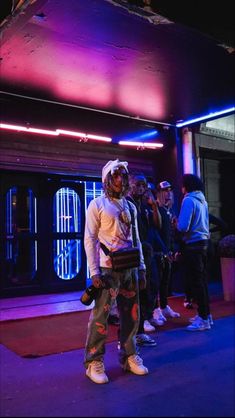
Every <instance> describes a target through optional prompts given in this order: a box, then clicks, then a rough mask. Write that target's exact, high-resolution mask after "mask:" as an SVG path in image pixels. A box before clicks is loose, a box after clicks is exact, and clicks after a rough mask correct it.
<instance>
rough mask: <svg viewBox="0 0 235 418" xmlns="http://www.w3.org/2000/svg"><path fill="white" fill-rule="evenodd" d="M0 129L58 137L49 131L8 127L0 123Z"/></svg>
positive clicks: (24, 127)
mask: <svg viewBox="0 0 235 418" xmlns="http://www.w3.org/2000/svg"><path fill="white" fill-rule="evenodd" d="M0 128H1V129H9V130H12V131H18V132H30V133H35V134H41V135H52V136H58V135H59V134H58V133H57V132H56V131H51V130H49V129H39V128H27V127H26V126H18V125H9V124H7V123H0Z"/></svg>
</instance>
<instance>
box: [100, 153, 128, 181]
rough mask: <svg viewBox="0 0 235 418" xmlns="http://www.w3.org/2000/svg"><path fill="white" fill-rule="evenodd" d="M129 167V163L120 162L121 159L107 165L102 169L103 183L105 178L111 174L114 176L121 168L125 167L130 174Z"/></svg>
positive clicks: (111, 161)
mask: <svg viewBox="0 0 235 418" xmlns="http://www.w3.org/2000/svg"><path fill="white" fill-rule="evenodd" d="M127 166H128V162H126V161H119V159H117V160H110V161H109V162H108V163H107V164H105V166H104V167H103V169H102V183H104V181H105V178H106V177H107V175H108V174H109V173H111V174H113V173H114V171H115V170H117V169H118V168H120V167H123V168H124V169H125V170H126V172H127V173H128V169H127Z"/></svg>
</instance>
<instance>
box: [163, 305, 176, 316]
mask: <svg viewBox="0 0 235 418" xmlns="http://www.w3.org/2000/svg"><path fill="white" fill-rule="evenodd" d="M162 313H163V315H164V316H165V317H166V318H167V317H168V318H179V317H180V314H179V313H178V312H175V311H173V309H171V308H170V306H169V305H166V307H165V308H164V309H162Z"/></svg>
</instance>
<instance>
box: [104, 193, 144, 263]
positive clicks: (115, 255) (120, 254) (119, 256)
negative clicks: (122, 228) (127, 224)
mask: <svg viewBox="0 0 235 418" xmlns="http://www.w3.org/2000/svg"><path fill="white" fill-rule="evenodd" d="M127 203H128V206H129V210H130V213H131V225H132V238H133V244H134V246H133V247H128V248H123V249H121V250H118V251H109V250H108V248H107V247H106V246H105V245H104V244H103V243H102V242H101V243H100V247H101V248H102V250H103V251H104V253H105V255H108V256H109V257H110V258H111V262H112V269H113V271H122V270H126V269H131V268H135V267H139V265H140V250H139V248H138V247H137V240H136V230H135V220H134V213H133V211H132V208H131V206H130V204H129V202H128V201H127Z"/></svg>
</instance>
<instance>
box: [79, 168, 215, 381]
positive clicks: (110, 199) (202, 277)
mask: <svg viewBox="0 0 235 418" xmlns="http://www.w3.org/2000/svg"><path fill="white" fill-rule="evenodd" d="M102 183H103V192H104V193H103V194H102V195H101V196H99V197H97V198H95V199H93V200H92V201H91V202H90V204H89V207H88V210H87V216H86V225H85V236H84V245H85V251H86V255H87V260H88V265H89V269H90V276H91V279H92V283H93V285H94V286H95V287H96V288H100V289H102V291H100V292H99V293H98V296H97V298H96V300H95V305H94V308H93V309H92V311H91V314H90V318H89V323H88V331H87V339H86V345H85V355H84V365H85V368H86V375H87V376H88V377H89V378H90V379H91V380H92V381H93V382H95V383H106V382H108V376H107V375H106V372H105V366H104V354H105V342H106V337H107V332H108V318H109V315H110V311H111V309H112V306H113V305H114V304H116V305H117V310H118V314H119V327H118V335H119V344H118V346H119V349H118V356H119V362H120V364H121V367H122V368H123V369H124V370H126V371H130V372H132V373H134V374H136V375H146V374H148V369H147V367H146V366H145V365H144V364H143V360H142V358H141V357H140V355H139V351H138V345H139V346H141V345H145V346H148V345H149V346H154V345H156V341H155V340H154V339H152V338H150V337H149V335H148V334H147V331H149V330H150V329H151V327H152V328H153V329H155V328H156V327H157V326H159V325H163V324H164V323H165V321H166V320H167V318H169V317H170V318H177V317H179V316H180V314H179V313H177V312H174V310H173V309H172V308H171V307H170V306H169V304H168V292H169V282H170V277H171V264H172V261H173V260H174V250H175V249H174V239H173V235H174V231H175V230H177V231H179V232H180V235H181V237H182V242H183V246H182V247H183V249H182V251H183V254H184V259H185V260H186V261H185V270H186V272H187V277H188V280H190V289H192V291H193V295H194V298H195V300H196V301H197V304H198V315H196V317H194V318H192V321H191V322H192V323H191V324H190V325H189V326H188V327H187V329H188V330H189V331H194V330H195V331H196V330H206V329H209V328H210V327H211V323H212V317H211V314H210V308H209V297H208V288H207V281H206V252H207V246H208V240H209V220H208V207H207V203H206V200H205V197H204V194H203V185H202V182H201V180H200V179H199V178H198V177H197V176H194V175H191V174H187V175H184V176H183V183H182V192H183V194H184V198H183V201H182V205H181V210H180V214H179V217H178V220H177V219H176V217H174V215H173V214H172V210H171V209H172V204H173V192H172V187H171V185H170V183H169V182H167V181H162V182H160V183H159V184H158V185H157V189H156V194H155V193H154V191H153V190H151V187H150V185H148V183H147V180H146V178H145V176H144V175H143V174H140V173H138V174H129V171H128V163H127V162H125V161H119V160H113V161H112V160H111V161H109V162H108V163H107V164H106V165H105V166H104V167H103V170H102ZM132 247H135V250H136V249H137V251H138V254H139V262H138V265H137V267H136V266H134V267H132V266H130V267H129V266H128V267H124V268H123V269H121V270H115V269H114V267H113V264H112V257H111V256H110V255H112V253H113V252H116V251H118V250H124V249H125V251H126V250H128V249H131V248H132ZM104 248H105V249H106V250H107V251H104ZM104 279H105V280H104ZM107 281H108V284H109V285H108V286H107ZM104 282H105V286H104Z"/></svg>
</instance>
